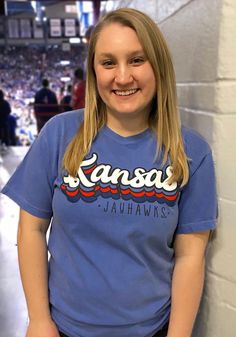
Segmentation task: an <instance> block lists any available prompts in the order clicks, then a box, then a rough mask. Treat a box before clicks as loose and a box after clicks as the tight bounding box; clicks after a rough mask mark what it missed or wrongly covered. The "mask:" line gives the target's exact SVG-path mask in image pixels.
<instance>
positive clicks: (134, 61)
mask: <svg viewBox="0 0 236 337" xmlns="http://www.w3.org/2000/svg"><path fill="white" fill-rule="evenodd" d="M144 62H145V58H144V57H142V56H136V57H134V58H132V59H131V61H130V63H131V64H133V65H141V64H143V63H144Z"/></svg>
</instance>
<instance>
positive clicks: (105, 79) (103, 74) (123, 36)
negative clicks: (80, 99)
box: [94, 23, 156, 119]
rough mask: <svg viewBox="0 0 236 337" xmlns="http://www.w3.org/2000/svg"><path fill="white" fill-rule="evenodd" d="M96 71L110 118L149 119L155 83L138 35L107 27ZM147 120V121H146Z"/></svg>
mask: <svg viewBox="0 0 236 337" xmlns="http://www.w3.org/2000/svg"><path fill="white" fill-rule="evenodd" d="M94 69H95V73H96V79H97V88H98V92H99V95H100V96H101V98H102V100H103V102H104V103H105V104H106V106H107V113H108V118H109V114H111V115H113V116H114V117H116V118H121V117H124V116H125V115H126V116H127V115H131V114H132V115H133V116H136V117H138V118H139V117H140V118H141V119H144V118H145V119H147V116H148V114H149V112H150V109H151V104H152V99H153V97H154V95H155V94H156V80H155V76H154V72H153V70H152V67H151V64H150V63H149V61H148V60H147V58H146V56H145V54H144V51H143V48H142V46H141V44H140V42H139V40H138V37H137V35H136V33H135V31H134V30H133V29H131V28H129V27H126V26H122V25H120V24H118V23H112V24H109V25H107V26H105V27H104V28H103V29H102V31H101V33H100V35H99V37H98V40H97V44H96V48H95V58H94ZM144 116H145V117H144Z"/></svg>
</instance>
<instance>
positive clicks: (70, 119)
mask: <svg viewBox="0 0 236 337" xmlns="http://www.w3.org/2000/svg"><path fill="white" fill-rule="evenodd" d="M83 119H84V110H83V109H80V110H73V111H68V112H63V113H61V114H59V115H56V116H54V117H52V118H51V119H50V120H49V121H48V122H47V123H46V125H45V127H44V128H43V130H44V132H46V133H52V132H53V134H55V133H66V134H68V135H71V136H73V135H74V134H75V133H76V131H77V130H78V128H79V127H80V124H81V122H82V121H83Z"/></svg>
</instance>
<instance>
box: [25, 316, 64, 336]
mask: <svg viewBox="0 0 236 337" xmlns="http://www.w3.org/2000/svg"><path fill="white" fill-rule="evenodd" d="M25 337H60V335H59V332H58V329H57V327H56V324H55V323H54V322H53V320H52V319H50V318H49V319H48V320H43V321H37V320H31V321H30V322H29V326H28V329H27V332H26V336H25Z"/></svg>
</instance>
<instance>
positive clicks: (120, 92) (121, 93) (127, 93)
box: [112, 89, 139, 96]
mask: <svg viewBox="0 0 236 337" xmlns="http://www.w3.org/2000/svg"><path fill="white" fill-rule="evenodd" d="M138 91H139V89H128V90H112V92H113V93H114V94H115V95H117V96H130V95H133V94H136V92H138Z"/></svg>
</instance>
